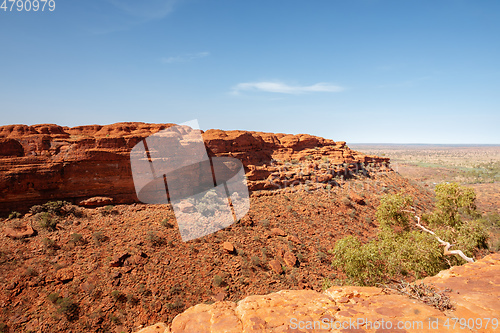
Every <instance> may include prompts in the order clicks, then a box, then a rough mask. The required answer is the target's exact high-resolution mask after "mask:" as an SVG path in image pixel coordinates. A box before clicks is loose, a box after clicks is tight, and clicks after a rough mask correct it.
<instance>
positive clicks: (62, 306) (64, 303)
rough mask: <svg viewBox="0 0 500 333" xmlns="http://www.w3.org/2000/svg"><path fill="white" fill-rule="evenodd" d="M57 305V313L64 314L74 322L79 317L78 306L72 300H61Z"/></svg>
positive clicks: (67, 298) (66, 298)
mask: <svg viewBox="0 0 500 333" xmlns="http://www.w3.org/2000/svg"><path fill="white" fill-rule="evenodd" d="M56 304H57V306H58V309H57V312H59V313H62V314H64V315H65V316H66V318H68V320H74V319H76V317H77V316H78V304H77V303H75V302H74V301H73V300H72V299H71V298H69V297H65V298H59V299H58V300H57V301H56Z"/></svg>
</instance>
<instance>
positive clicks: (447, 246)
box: [403, 209, 474, 262]
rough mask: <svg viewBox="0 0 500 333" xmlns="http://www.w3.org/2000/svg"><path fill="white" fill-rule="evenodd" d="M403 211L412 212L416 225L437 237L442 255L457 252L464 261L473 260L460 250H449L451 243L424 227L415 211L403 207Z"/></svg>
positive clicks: (450, 254)
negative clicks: (442, 251) (442, 250)
mask: <svg viewBox="0 0 500 333" xmlns="http://www.w3.org/2000/svg"><path fill="white" fill-rule="evenodd" d="M403 212H407V213H411V214H413V215H414V216H415V218H416V219H417V224H416V226H417V227H419V228H420V229H422V230H423V231H425V232H427V233H429V234H431V235H433V236H434V237H435V238H436V239H437V241H438V242H439V244H441V245H440V246H444V255H445V256H452V255H455V254H458V255H459V256H460V257H462V258H463V259H464V260H465V261H467V262H474V259H472V258H469V257H467V256H466V255H465V254H464V253H463V252H462V251H461V250H451V251H450V247H452V246H453V244H450V243H448V242H445V241H444V240H442V239H441V238H439V237H438V236H437V235H436V234H435V233H434V232H433V231H432V230H429V229H427V228H426V227H424V226H423V225H422V224H420V216H418V215H417V214H416V213H415V211H411V210H406V209H403Z"/></svg>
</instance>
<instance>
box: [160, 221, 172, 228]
mask: <svg viewBox="0 0 500 333" xmlns="http://www.w3.org/2000/svg"><path fill="white" fill-rule="evenodd" d="M160 224H161V225H162V226H164V227H165V228H168V229H172V228H173V227H174V225H173V224H172V223H170V220H169V219H163V220H162V221H161V222H160Z"/></svg>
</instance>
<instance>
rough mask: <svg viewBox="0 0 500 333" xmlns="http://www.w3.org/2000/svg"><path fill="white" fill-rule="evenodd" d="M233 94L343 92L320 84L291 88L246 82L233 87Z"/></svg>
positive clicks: (274, 83) (270, 83)
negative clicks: (258, 92)
mask: <svg viewBox="0 0 500 333" xmlns="http://www.w3.org/2000/svg"><path fill="white" fill-rule="evenodd" d="M232 90H233V93H235V94H238V93H239V92H240V91H265V92H273V93H281V94H303V93H308V92H339V91H342V90H344V88H342V87H340V86H336V85H333V84H330V83H325V82H320V83H316V84H313V85H311V86H291V85H288V84H285V83H282V82H266V81H264V82H246V83H238V84H237V85H236V86H234V87H233V89H232Z"/></svg>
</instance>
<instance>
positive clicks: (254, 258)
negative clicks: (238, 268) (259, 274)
mask: <svg viewBox="0 0 500 333" xmlns="http://www.w3.org/2000/svg"><path fill="white" fill-rule="evenodd" d="M250 260H251V262H252V265H254V266H259V265H260V263H261V262H260V258H259V257H257V256H252V258H250Z"/></svg>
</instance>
